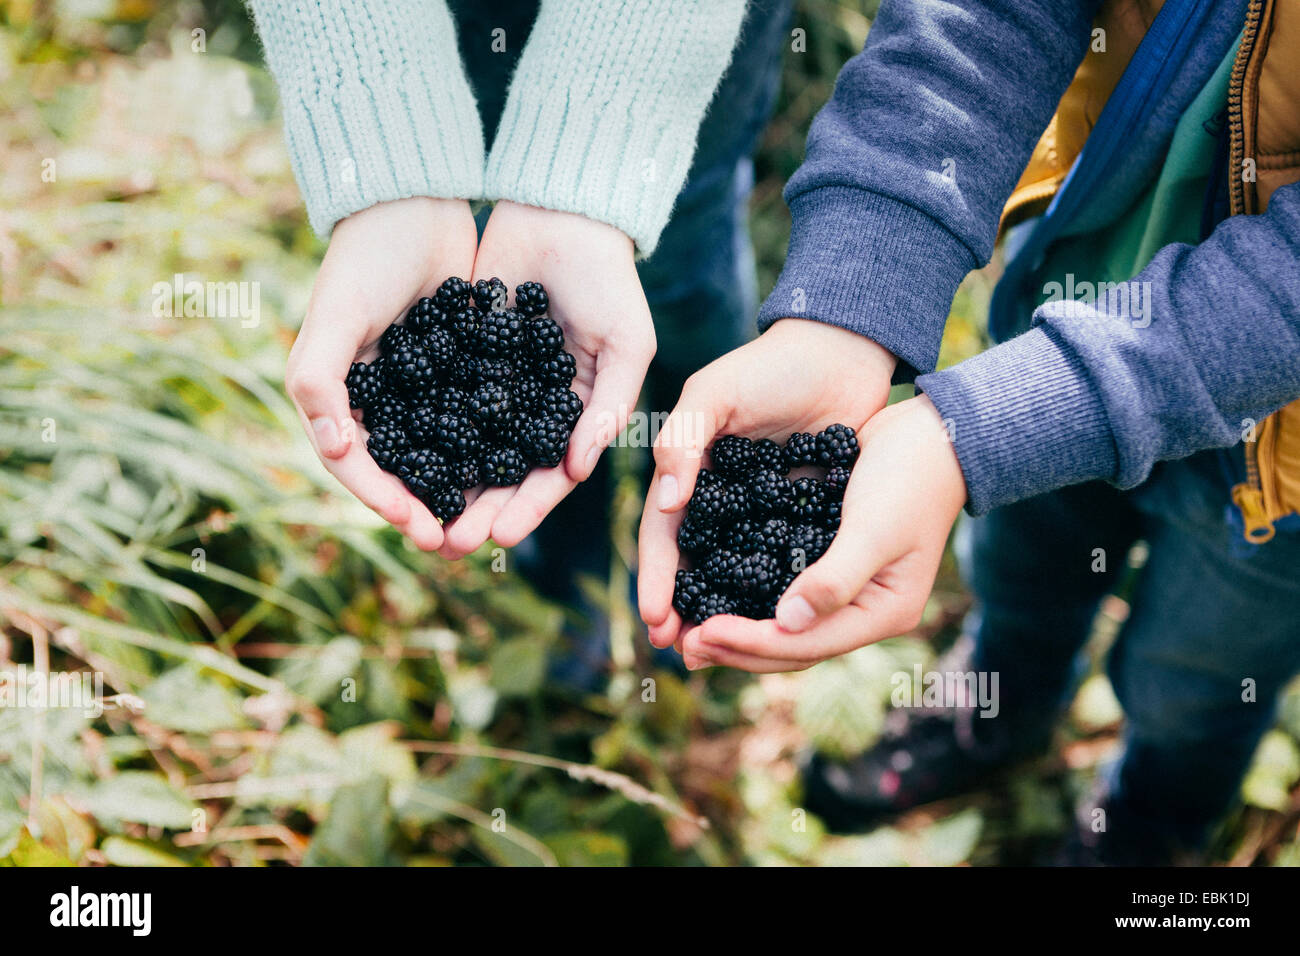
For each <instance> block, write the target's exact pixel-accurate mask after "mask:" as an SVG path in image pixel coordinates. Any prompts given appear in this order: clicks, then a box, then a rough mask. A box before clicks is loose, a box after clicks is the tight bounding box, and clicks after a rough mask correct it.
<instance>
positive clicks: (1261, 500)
mask: <svg viewBox="0 0 1300 956" xmlns="http://www.w3.org/2000/svg"><path fill="white" fill-rule="evenodd" d="M1162 5H1163V0H1107V2H1106V3H1104V4H1103V5H1102V8H1101V10H1100V12H1099V13H1098V15H1097V19H1096V22H1095V24H1094V26H1095V27H1096V28H1099V29H1101V30H1104V31H1105V33H1104V36H1105V40H1106V42H1105V47H1106V52H1100V51H1097V50H1093V51H1090V52H1089V53H1088V55H1087V56H1086V57H1084V60H1083V62H1082V63H1081V64H1080V65H1079V69H1078V71H1077V72H1076V73H1075V76H1074V80H1073V81H1072V82H1071V83H1070V86H1069V87H1068V88H1067V89H1066V91H1065V93H1064V95H1063V96H1062V97H1061V102H1060V104H1059V105H1058V106H1057V110H1056V115H1055V116H1053V117H1052V121H1051V122H1050V123H1049V124H1048V126H1047V129H1046V130H1045V131H1044V132H1043V135H1042V137H1041V138H1040V139H1039V141H1038V145H1037V146H1036V147H1035V149H1034V152H1033V155H1032V156H1031V157H1030V160H1029V164H1028V165H1027V166H1026V167H1025V172H1024V174H1023V175H1022V176H1021V177H1020V182H1019V183H1018V184H1017V186H1016V189H1015V191H1014V192H1013V193H1012V194H1011V198H1010V199H1009V200H1008V201H1007V205H1006V207H1005V209H1004V210H1003V212H1002V228H1003V229H1006V228H1008V227H1009V226H1012V225H1014V224H1016V223H1017V222H1021V221H1023V220H1025V219H1028V218H1030V217H1032V216H1036V215H1038V214H1040V213H1041V212H1043V211H1044V210H1045V209H1046V208H1047V205H1048V203H1050V202H1051V199H1052V197H1053V196H1054V195H1055V194H1056V191H1057V190H1058V189H1059V188H1060V186H1061V183H1063V182H1064V181H1065V177H1066V174H1067V173H1069V171H1070V167H1071V166H1072V165H1073V163H1074V161H1075V159H1076V158H1077V157H1078V155H1079V153H1080V152H1081V151H1082V149H1083V143H1084V141H1085V140H1086V139H1087V138H1088V134H1089V133H1090V132H1091V131H1092V127H1093V125H1094V124H1095V123H1096V121H1097V117H1098V116H1099V115H1100V114H1101V110H1102V107H1104V106H1105V105H1106V100H1107V99H1108V98H1109V96H1110V94H1111V93H1112V92H1114V90H1115V87H1116V86H1117V85H1118V83H1119V80H1120V77H1121V76H1122V75H1123V73H1124V70H1125V68H1126V67H1127V66H1128V64H1129V60H1130V59H1132V56H1133V53H1134V51H1136V50H1137V48H1138V44H1139V43H1141V41H1142V37H1143V36H1144V35H1145V34H1146V31H1147V29H1148V28H1149V27H1150V26H1151V23H1152V21H1153V20H1154V19H1155V16H1156V14H1157V13H1159V12H1160V7H1161V6H1162ZM1228 122H1229V124H1230V127H1231V128H1230V130H1229V134H1230V137H1231V146H1230V159H1229V168H1228V169H1227V170H1226V171H1225V172H1226V174H1227V176H1228V182H1229V195H1230V197H1231V211H1232V213H1233V215H1255V214H1258V213H1262V212H1264V211H1265V209H1267V208H1268V200H1269V197H1270V196H1272V195H1273V193H1274V192H1275V191H1276V190H1277V189H1278V188H1279V187H1281V186H1285V185H1288V184H1289V183H1294V182H1297V181H1300V0H1251V4H1250V7H1249V10H1248V12H1247V14H1246V24H1245V27H1244V30H1243V33H1242V41H1241V48H1240V51H1239V52H1238V55H1237V60H1236V62H1235V63H1234V64H1233V70H1232V81H1231V85H1230V87H1229V90H1228ZM1297 268H1300V264H1297ZM1296 361H1298V362H1300V356H1297V357H1296ZM1245 457H1246V481H1244V482H1242V483H1241V484H1239V485H1237V486H1236V487H1234V488H1233V489H1232V500H1233V502H1234V503H1235V504H1236V505H1237V507H1238V508H1239V509H1240V510H1241V514H1242V518H1243V522H1244V527H1245V535H1246V539H1247V540H1248V541H1252V542H1255V543H1257V544H1262V543H1263V542H1265V541H1268V540H1269V539H1270V538H1272V537H1273V534H1274V528H1273V523H1274V522H1275V521H1277V520H1279V519H1280V518H1283V517H1285V516H1287V515H1292V514H1298V513H1300V401H1295V402H1292V403H1291V404H1290V405H1287V406H1286V407H1285V408H1283V409H1281V410H1280V411H1278V412H1276V413H1274V414H1273V415H1270V416H1269V417H1268V418H1266V419H1265V420H1264V421H1262V422H1260V423H1259V425H1258V427H1257V428H1255V429H1254V440H1253V441H1249V440H1248V441H1246V443H1245Z"/></svg>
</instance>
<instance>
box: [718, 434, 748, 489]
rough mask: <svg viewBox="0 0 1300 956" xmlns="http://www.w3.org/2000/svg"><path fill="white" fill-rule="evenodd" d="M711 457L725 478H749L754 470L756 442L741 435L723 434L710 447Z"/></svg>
mask: <svg viewBox="0 0 1300 956" xmlns="http://www.w3.org/2000/svg"><path fill="white" fill-rule="evenodd" d="M709 458H710V459H711V460H712V462H713V470H714V471H716V472H717V473H718V474H720V475H721V476H722V477H723V478H732V479H736V480H740V479H743V478H747V477H748V476H749V475H750V474H751V473H752V472H753V470H754V443H753V442H752V441H750V440H749V439H748V438H745V437H743V436H741V435H723V436H722V437H721V438H719V439H718V440H717V441H715V442H714V443H713V447H712V448H711V449H709Z"/></svg>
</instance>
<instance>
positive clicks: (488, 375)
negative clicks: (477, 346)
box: [469, 357, 515, 382]
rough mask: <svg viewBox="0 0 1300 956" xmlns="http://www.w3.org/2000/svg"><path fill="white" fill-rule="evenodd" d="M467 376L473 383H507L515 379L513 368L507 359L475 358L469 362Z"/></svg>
mask: <svg viewBox="0 0 1300 956" xmlns="http://www.w3.org/2000/svg"><path fill="white" fill-rule="evenodd" d="M469 375H470V380H471V381H473V382H507V381H509V380H510V379H512V378H514V377H515V367H514V366H513V365H511V364H510V360H509V359H504V358H482V357H477V358H472V359H470V360H469Z"/></svg>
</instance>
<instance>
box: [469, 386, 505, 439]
mask: <svg viewBox="0 0 1300 956" xmlns="http://www.w3.org/2000/svg"><path fill="white" fill-rule="evenodd" d="M513 407H514V403H513V401H512V399H511V395H510V390H509V389H508V388H506V387H505V386H504V385H498V384H496V383H495V382H485V383H483V384H482V385H480V386H479V387H478V388H476V389H474V391H473V392H471V393H470V396H469V403H468V411H469V417H470V418H472V419H473V420H474V422H475V424H477V425H478V426H479V427H480V428H496V427H498V426H500V425H503V424H505V422H506V418H507V416H508V415H509V414H510V411H511V410H512V409H513Z"/></svg>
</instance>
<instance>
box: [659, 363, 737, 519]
mask: <svg viewBox="0 0 1300 956" xmlns="http://www.w3.org/2000/svg"><path fill="white" fill-rule="evenodd" d="M716 395H717V392H716V390H715V389H713V388H712V387H711V386H709V385H706V384H701V383H698V382H696V381H695V379H694V378H692V379H688V380H687V382H686V385H685V386H684V387H683V388H682V395H681V398H679V399H678V400H677V407H676V408H674V409H673V410H672V414H670V415H669V416H668V418H667V419H666V420H665V421H664V424H663V427H662V428H661V429H660V430H659V436H658V437H657V438H656V439H655V444H654V458H655V470H656V472H657V474H658V476H659V480H658V482H657V491H656V494H655V500H654V501H653V502H652V504H653V505H654V507H656V508H658V509H659V510H660V511H677V510H678V509H679V508H681V507H682V506H683V505H684V504H686V502H687V501H688V500H690V497H691V492H692V491H693V490H694V488H695V477H696V475H697V474H699V470H700V465H701V464H702V462H703V461H704V451H705V449H707V448H708V447H709V445H710V443H712V441H713V437H714V435H716V434H717V431H718V421H719V420H720V419H721V418H722V416H723V413H724V412H725V410H724V409H719V408H718V407H717V398H716Z"/></svg>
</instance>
